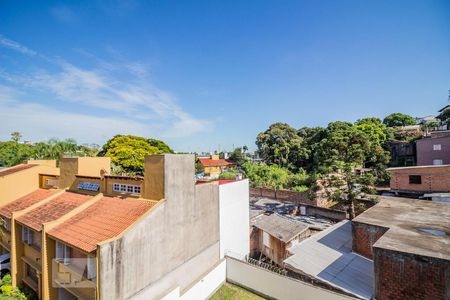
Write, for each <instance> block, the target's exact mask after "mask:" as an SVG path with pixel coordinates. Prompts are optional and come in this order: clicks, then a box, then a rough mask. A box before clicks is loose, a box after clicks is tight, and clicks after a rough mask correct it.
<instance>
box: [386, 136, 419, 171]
mask: <svg viewBox="0 0 450 300" xmlns="http://www.w3.org/2000/svg"><path fill="white" fill-rule="evenodd" d="M389 148H390V152H391V161H390V165H391V166H392V167H406V166H415V165H416V144H415V143H414V142H401V141H393V142H390V143H389Z"/></svg>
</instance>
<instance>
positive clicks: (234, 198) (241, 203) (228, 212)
mask: <svg viewBox="0 0 450 300" xmlns="http://www.w3.org/2000/svg"><path fill="white" fill-rule="evenodd" d="M219 201H220V202H219V211H220V257H221V258H223V257H224V255H225V254H226V252H227V251H231V252H234V253H239V254H242V255H247V254H248V253H249V252H250V249H249V247H250V241H249V234H248V229H249V226H250V225H249V224H250V220H249V191H248V180H241V181H236V182H230V183H227V184H222V185H220V186H219Z"/></svg>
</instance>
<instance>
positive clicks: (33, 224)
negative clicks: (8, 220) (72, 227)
mask: <svg viewBox="0 0 450 300" xmlns="http://www.w3.org/2000/svg"><path fill="white" fill-rule="evenodd" d="M91 197H92V196H89V195H82V194H76V193H71V192H64V193H63V194H62V195H60V196H58V197H56V198H55V199H52V200H50V201H48V202H46V203H45V204H43V205H41V206H38V207H36V208H35V209H33V210H31V211H29V212H28V213H26V214H24V215H22V216H20V217H18V218H17V221H19V222H20V223H22V224H24V225H25V226H28V227H30V228H32V229H34V230H36V231H41V230H42V224H44V223H47V222H51V221H54V220H57V219H59V218H60V217H62V216H63V215H65V214H66V213H68V212H70V211H71V210H73V209H75V208H76V207H78V206H80V205H81V204H83V203H84V202H86V201H87V200H88V199H90V198H91Z"/></svg>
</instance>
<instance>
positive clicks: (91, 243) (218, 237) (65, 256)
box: [0, 154, 249, 299]
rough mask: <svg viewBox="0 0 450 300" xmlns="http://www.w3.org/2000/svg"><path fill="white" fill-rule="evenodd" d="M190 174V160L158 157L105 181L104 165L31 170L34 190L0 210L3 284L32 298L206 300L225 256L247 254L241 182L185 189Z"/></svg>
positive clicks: (92, 161) (77, 162) (97, 161)
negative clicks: (6, 275) (5, 262)
mask: <svg viewBox="0 0 450 300" xmlns="http://www.w3.org/2000/svg"><path fill="white" fill-rule="evenodd" d="M194 169H195V167H194V157H193V155H173V154H165V155H156V156H147V157H146V158H145V174H144V176H143V177H127V176H112V175H110V160H109V159H108V158H64V159H62V160H61V162H60V175H59V176H56V175H53V174H47V173H48V172H45V173H36V176H35V181H36V182H37V183H38V184H36V188H35V190H33V191H31V192H29V193H28V194H26V195H22V196H21V197H17V198H16V199H15V200H11V201H10V202H9V203H7V204H5V205H3V206H1V207H0V215H1V217H2V218H3V219H4V220H5V226H4V228H3V229H2V232H3V233H5V236H3V237H2V238H1V245H2V247H4V251H5V252H7V251H10V253H11V262H12V264H11V274H12V278H13V285H21V284H25V285H28V286H29V287H30V288H32V289H34V290H35V291H36V292H37V294H38V295H39V297H40V298H41V299H161V298H164V297H169V298H170V299H204V298H207V297H208V296H209V295H210V294H211V293H212V292H214V290H215V289H217V288H218V287H219V286H220V285H221V284H222V283H223V281H224V280H225V278H226V262H225V259H224V258H225V255H226V254H227V253H228V252H233V253H240V254H241V255H247V254H248V253H249V236H248V228H249V207H248V197H249V191H248V181H247V180H240V181H216V182H209V183H203V184H195V180H194V173H195V170H194ZM5 176H9V175H5ZM20 183H21V181H20V180H18V181H17V184H16V188H20V187H21V184H20ZM186 274H188V276H186Z"/></svg>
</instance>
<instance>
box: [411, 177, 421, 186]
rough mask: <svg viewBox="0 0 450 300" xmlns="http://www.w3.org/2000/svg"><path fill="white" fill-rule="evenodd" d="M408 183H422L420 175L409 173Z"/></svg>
mask: <svg viewBox="0 0 450 300" xmlns="http://www.w3.org/2000/svg"><path fill="white" fill-rule="evenodd" d="M409 183H410V184H422V176H420V175H409Z"/></svg>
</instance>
